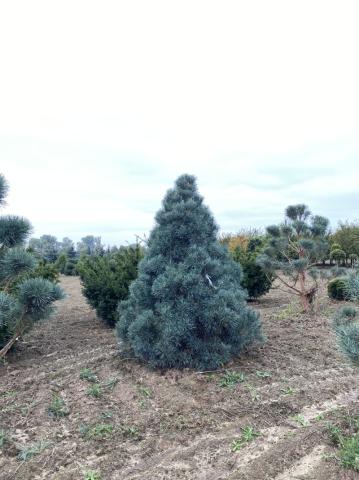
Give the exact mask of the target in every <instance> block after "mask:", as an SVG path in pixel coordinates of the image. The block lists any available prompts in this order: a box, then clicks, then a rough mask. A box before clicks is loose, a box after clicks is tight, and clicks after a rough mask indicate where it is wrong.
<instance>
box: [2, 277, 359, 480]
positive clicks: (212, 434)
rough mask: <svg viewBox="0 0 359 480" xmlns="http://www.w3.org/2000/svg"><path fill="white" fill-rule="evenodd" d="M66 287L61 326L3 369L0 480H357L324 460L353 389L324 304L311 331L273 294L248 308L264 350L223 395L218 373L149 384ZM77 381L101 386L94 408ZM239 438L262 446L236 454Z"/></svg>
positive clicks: (240, 365)
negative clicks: (255, 312)
mask: <svg viewBox="0 0 359 480" xmlns="http://www.w3.org/2000/svg"><path fill="white" fill-rule="evenodd" d="M62 285H63V288H64V289H65V290H66V292H67V294H68V297H67V298H66V299H65V300H63V301H61V302H59V304H58V312H57V314H56V315H55V316H54V317H53V318H52V319H51V320H50V321H47V322H45V323H43V324H39V325H37V326H36V327H35V328H34V329H33V330H32V331H31V332H30V333H29V334H28V335H27V336H26V338H25V341H24V342H20V343H19V345H18V347H17V349H16V351H14V352H12V353H11V354H10V355H9V356H8V358H7V360H6V362H5V363H4V364H1V365H0V409H1V412H0V435H1V431H2V430H4V431H5V432H6V435H7V438H8V440H7V441H5V442H4V444H3V447H2V449H1V448H0V478H1V479H2V480H3V479H6V480H10V479H21V480H30V479H31V480H37V479H56V480H65V479H66V480H72V479H84V478H85V472H86V471H88V470H95V471H97V472H98V473H100V474H101V479H102V480H110V479H111V480H120V479H121V480H125V479H126V480H127V479H128V480H135V479H141V480H150V479H151V480H153V479H156V480H157V479H158V480H162V479H163V480H165V479H166V480H167V479H169V480H172V479H183V480H187V479H191V480H192V479H196V480H197V479H198V480H202V479H203V480H235V479H236V480H265V479H271V480H272V479H273V480H299V479H302V480H324V479H325V480H338V479H356V478H359V475H358V474H357V473H355V472H353V471H350V470H344V469H342V468H341V467H340V466H339V464H338V462H337V461H336V460H335V459H332V458H330V459H328V456H329V457H330V455H331V454H333V453H334V452H335V449H334V447H333V446H332V445H331V442H330V439H329V435H328V432H327V429H326V422H327V421H328V420H332V421H337V420H338V419H339V420H340V418H341V417H342V416H345V415H347V413H348V412H349V411H351V412H355V410H356V409H357V407H358V403H359V401H358V392H359V381H358V373H357V371H356V370H354V369H353V368H351V367H350V366H349V365H347V364H346V363H345V360H344V359H343V358H342V356H341V355H340V354H339V353H338V352H337V349H336V346H335V339H334V336H333V334H332V332H331V330H330V315H331V312H332V311H334V310H335V309H336V308H337V305H336V304H335V303H334V302H330V301H329V299H327V298H325V295H324V294H323V296H322V299H321V301H320V304H319V306H318V313H317V315H316V316H315V317H314V318H309V317H306V316H304V315H302V314H301V313H300V312H299V307H298V306H297V305H296V304H295V303H293V302H292V300H291V298H290V297H288V296H286V295H284V294H283V292H281V291H279V290H273V291H271V292H270V293H269V294H268V295H267V296H266V297H265V298H264V299H262V300H260V301H258V302H256V303H254V304H253V307H254V308H257V309H259V310H260V311H261V315H262V319H263V324H264V331H265V334H266V336H267V341H266V343H264V344H263V345H261V346H258V347H255V348H253V349H251V350H250V351H248V352H246V354H245V355H243V356H242V357H241V358H240V359H238V360H235V361H233V362H232V363H231V364H230V365H227V366H226V370H228V371H231V372H232V371H234V372H237V373H238V372H242V373H243V374H244V378H241V379H240V380H241V381H240V382H239V383H236V384H234V385H232V386H227V387H226V386H221V385H220V384H221V382H223V378H224V376H225V375H226V372H225V371H218V372H216V373H211V372H209V373H198V372H193V371H153V370H151V369H149V368H148V367H146V366H145V365H142V364H140V363H139V362H138V361H136V360H134V359H123V358H121V357H120V356H119V355H118V350H117V345H116V338H115V336H114V333H113V331H111V330H110V329H108V328H106V327H105V326H104V325H103V324H102V322H101V321H100V320H98V319H97V318H96V315H95V313H94V312H93V310H91V308H90V307H89V306H88V305H87V304H86V301H85V299H84V298H83V297H82V295H81V287H80V283H79V280H78V278H74V277H66V278H63V279H62ZM84 368H89V369H91V370H92V371H93V372H94V373H95V374H96V375H97V377H98V380H99V383H101V385H102V386H101V391H100V396H99V397H98V398H96V397H93V396H91V395H89V393H88V389H89V387H91V383H89V382H88V381H86V380H85V379H81V378H80V372H81V370H82V369H84ZM56 395H60V396H61V397H62V398H63V400H64V401H65V404H66V407H67V408H68V409H69V413H68V415H67V416H63V417H60V418H58V419H56V418H54V417H53V416H51V415H49V411H48V409H49V406H50V404H51V402H52V400H53V398H54V396H56ZM357 411H359V410H357ZM244 427H252V428H253V429H255V431H256V432H259V433H260V435H259V436H256V437H255V438H254V439H253V441H250V442H248V443H244V444H243V445H241V448H240V449H239V450H238V451H236V452H233V451H232V450H231V445H232V442H233V441H235V440H236V439H240V438H241V435H242V434H243V428H244ZM3 433H4V432H3ZM0 445H1V436H0ZM31 448H32V449H33V450H31ZM19 455H20V456H19ZM21 455H22V458H21Z"/></svg>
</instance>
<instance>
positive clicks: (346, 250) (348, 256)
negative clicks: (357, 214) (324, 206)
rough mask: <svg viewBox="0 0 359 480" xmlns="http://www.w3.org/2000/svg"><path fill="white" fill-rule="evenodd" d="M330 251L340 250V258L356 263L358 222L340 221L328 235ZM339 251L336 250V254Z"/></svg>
mask: <svg viewBox="0 0 359 480" xmlns="http://www.w3.org/2000/svg"><path fill="white" fill-rule="evenodd" d="M330 242H331V249H330V250H331V251H334V250H340V251H341V252H342V253H340V256H341V260H342V261H344V262H345V263H346V264H349V265H351V266H352V265H353V264H355V263H357V261H358V257H359V224H358V223H349V222H345V223H343V222H341V223H340V224H339V227H338V229H337V230H336V231H335V232H334V233H333V234H332V235H331V236H330ZM338 254H339V253H338V252H337V253H336V255H338Z"/></svg>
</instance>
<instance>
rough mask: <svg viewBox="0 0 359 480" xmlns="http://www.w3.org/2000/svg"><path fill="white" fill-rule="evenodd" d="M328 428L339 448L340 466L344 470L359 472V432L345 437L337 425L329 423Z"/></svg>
mask: <svg viewBox="0 0 359 480" xmlns="http://www.w3.org/2000/svg"><path fill="white" fill-rule="evenodd" d="M327 427H328V431H329V433H330V437H331V439H332V441H333V442H334V443H335V444H336V445H337V446H338V447H339V451H338V458H339V460H340V464H341V465H342V466H343V467H344V468H348V469H351V470H354V471H356V472H359V432H358V431H356V432H355V433H353V434H349V435H345V434H344V433H343V432H342V430H341V429H340V428H339V427H338V426H336V425H333V424H331V423H329V424H328V425H327ZM357 427H358V425H357Z"/></svg>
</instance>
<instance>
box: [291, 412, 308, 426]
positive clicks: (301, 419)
mask: <svg viewBox="0 0 359 480" xmlns="http://www.w3.org/2000/svg"><path fill="white" fill-rule="evenodd" d="M293 420H294V421H296V422H297V423H299V425H300V426H301V427H309V425H310V424H309V422H308V420H306V418H305V417H304V416H303V415H300V414H298V415H295V416H294V417H293Z"/></svg>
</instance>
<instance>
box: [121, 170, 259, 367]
mask: <svg viewBox="0 0 359 480" xmlns="http://www.w3.org/2000/svg"><path fill="white" fill-rule="evenodd" d="M217 232H218V227H217V225H216V224H215V221H214V219H213V217H212V215H211V213H210V211H209V209H208V208H207V207H206V206H204V205H203V198H202V197H201V196H200V195H199V193H198V191H197V187H196V181H195V178H194V177H193V176H190V175H182V176H181V177H179V178H178V179H177V181H176V184H175V188H173V189H171V190H169V191H168V192H167V194H166V196H165V198H164V201H163V206H162V208H161V209H160V210H159V212H158V213H157V215H156V225H155V227H154V229H153V230H152V232H151V235H150V238H149V241H148V248H147V250H146V254H145V257H144V259H143V260H142V261H141V263H140V265H139V274H138V277H137V279H136V280H135V281H134V282H133V283H132V285H131V287H130V296H129V298H128V299H127V300H125V301H123V302H121V303H120V305H119V321H118V323H117V331H118V335H119V337H120V338H121V339H122V341H123V342H124V344H125V345H126V346H128V347H130V349H132V351H133V353H134V355H135V356H137V357H139V358H141V359H143V360H145V361H146V362H149V363H150V364H151V365H153V366H155V367H162V368H168V367H175V368H184V367H193V368H196V369H214V368H217V367H218V366H219V365H221V364H223V363H226V362H227V361H228V360H230V359H231V358H232V357H233V356H235V355H238V354H239V353H240V352H241V351H242V350H243V348H244V347H246V346H248V345H250V344H251V343H252V342H253V341H255V340H261V339H262V335H261V323H260V319H259V316H258V313H256V312H255V311H253V310H250V309H249V308H248V307H247V306H246V301H245V292H244V290H243V288H242V287H241V276H242V272H241V267H240V266H239V265H238V264H237V263H236V262H234V261H233V260H232V259H231V257H230V255H229V253H228V251H227V249H226V248H225V247H223V246H221V245H220V244H219V242H218V240H217Z"/></svg>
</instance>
